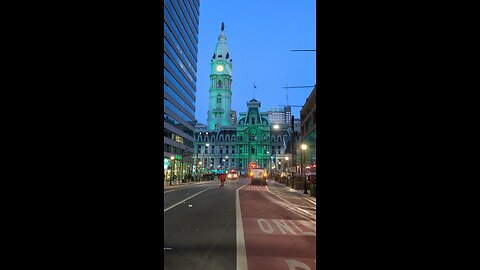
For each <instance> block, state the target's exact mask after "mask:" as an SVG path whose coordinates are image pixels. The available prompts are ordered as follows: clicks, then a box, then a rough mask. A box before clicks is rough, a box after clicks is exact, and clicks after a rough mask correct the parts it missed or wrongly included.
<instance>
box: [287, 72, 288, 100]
mask: <svg viewBox="0 0 480 270" xmlns="http://www.w3.org/2000/svg"><path fill="white" fill-rule="evenodd" d="M287 87H288V75H287ZM287 106H288V88H287Z"/></svg>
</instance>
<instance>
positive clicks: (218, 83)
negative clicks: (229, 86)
mask: <svg viewBox="0 0 480 270" xmlns="http://www.w3.org/2000/svg"><path fill="white" fill-rule="evenodd" d="M217 88H222V80H218V81H217Z"/></svg>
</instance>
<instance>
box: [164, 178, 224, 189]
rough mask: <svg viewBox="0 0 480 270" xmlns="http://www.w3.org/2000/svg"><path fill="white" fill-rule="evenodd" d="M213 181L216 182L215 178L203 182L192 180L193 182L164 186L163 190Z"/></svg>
mask: <svg viewBox="0 0 480 270" xmlns="http://www.w3.org/2000/svg"><path fill="white" fill-rule="evenodd" d="M213 182H215V180H211V181H203V182H193V183H192V182H191V183H186V184H180V185H173V186H170V185H167V186H163V190H165V191H167V190H171V189H176V188H181V187H188V186H194V185H200V184H206V183H213Z"/></svg>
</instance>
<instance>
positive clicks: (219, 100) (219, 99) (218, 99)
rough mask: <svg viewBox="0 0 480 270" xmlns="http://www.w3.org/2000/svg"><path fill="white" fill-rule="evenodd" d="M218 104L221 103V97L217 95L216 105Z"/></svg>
mask: <svg viewBox="0 0 480 270" xmlns="http://www.w3.org/2000/svg"><path fill="white" fill-rule="evenodd" d="M220 103H222V96H221V95H217V104H220Z"/></svg>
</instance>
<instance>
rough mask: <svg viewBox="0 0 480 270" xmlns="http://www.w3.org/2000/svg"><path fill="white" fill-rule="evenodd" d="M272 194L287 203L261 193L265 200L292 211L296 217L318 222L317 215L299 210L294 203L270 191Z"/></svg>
mask: <svg viewBox="0 0 480 270" xmlns="http://www.w3.org/2000/svg"><path fill="white" fill-rule="evenodd" d="M269 193H270V194H272V195H273V196H275V197H278V198H279V199H281V200H283V201H285V202H286V203H285V202H281V201H278V200H275V199H274V198H272V197H270V196H267V195H266V193H265V194H264V193H261V194H262V196H263V197H264V198H266V199H267V200H269V201H271V202H273V203H275V204H277V205H279V206H282V207H283V208H285V209H287V210H290V211H291V212H293V213H295V214H296V215H298V216H300V217H302V218H307V219H312V220H317V215H316V213H315V214H313V213H311V212H309V211H306V210H303V209H302V208H299V207H296V206H295V205H294V204H293V203H291V202H289V201H287V200H285V199H284V198H282V197H280V196H278V195H277V194H275V193H273V192H271V191H269Z"/></svg>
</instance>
